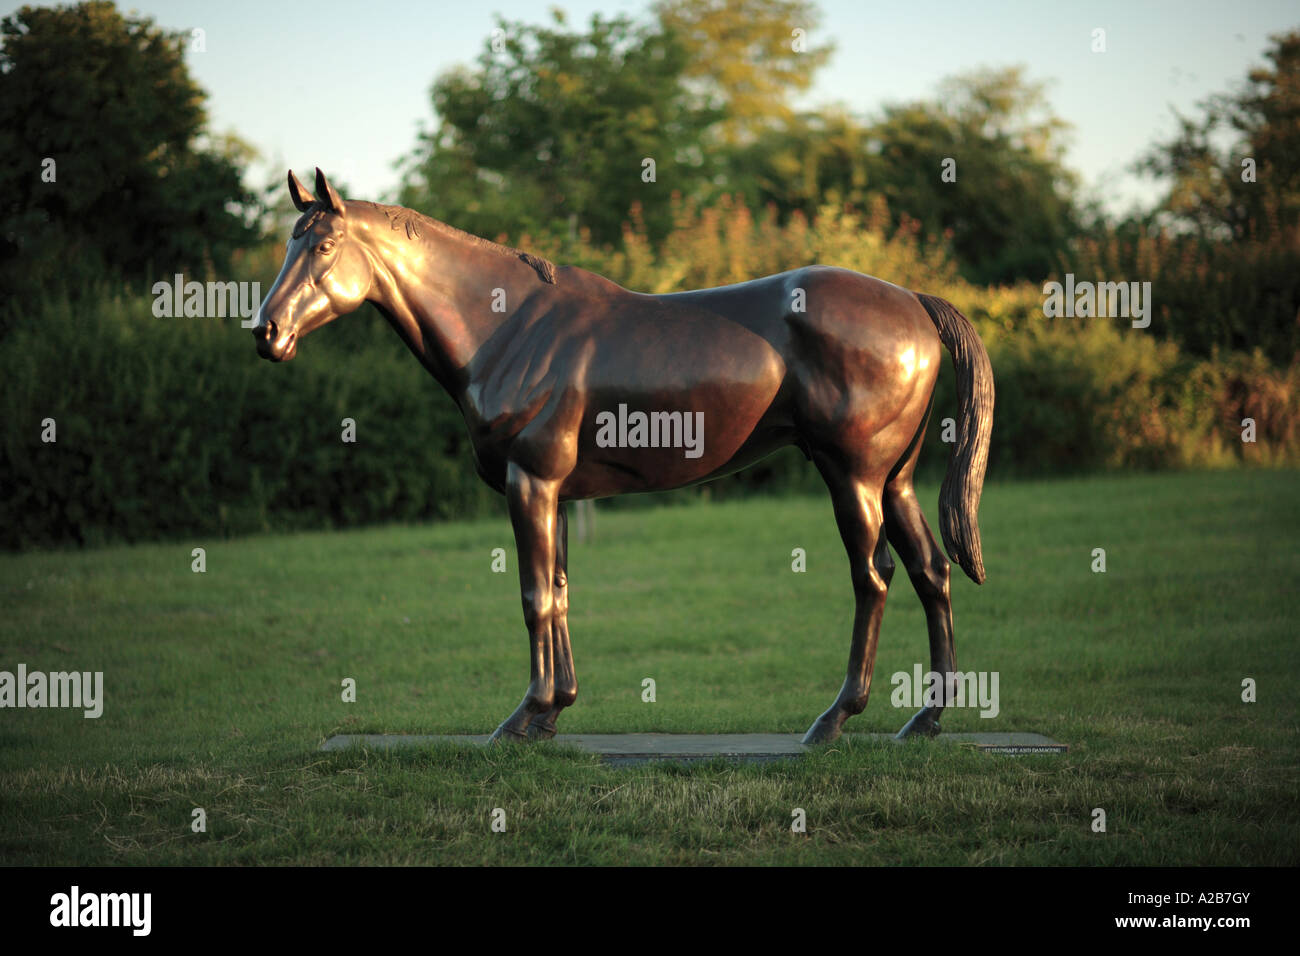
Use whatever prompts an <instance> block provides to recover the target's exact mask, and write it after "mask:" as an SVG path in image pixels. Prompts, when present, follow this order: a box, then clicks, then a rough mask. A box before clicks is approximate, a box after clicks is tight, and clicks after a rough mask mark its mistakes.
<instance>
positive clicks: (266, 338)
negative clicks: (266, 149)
mask: <svg viewBox="0 0 1300 956" xmlns="http://www.w3.org/2000/svg"><path fill="white" fill-rule="evenodd" d="M289 194H290V195H291V196H292V197H293V204H294V205H295V206H296V207H297V208H298V211H299V212H301V213H302V214H303V215H302V217H301V218H300V219H299V220H298V222H297V224H296V225H295V226H294V227H293V235H292V236H290V238H289V241H288V243H287V247H286V252H285V258H284V265H283V266H282V267H281V269H280V274H279V275H278V276H277V277H276V279H275V283H274V284H273V285H272V286H271V291H270V292H268V293H267V296H266V298H265V299H264V300H263V302H262V308H261V310H260V313H259V316H258V318H259V321H258V324H257V326H256V327H255V328H254V329H253V337H254V338H256V339H257V354H258V355H260V356H262V358H266V359H270V360H271V361H273V362H287V361H289V359H291V358H293V357H294V355H295V354H296V353H297V351H298V340H299V339H300V338H302V337H303V336H304V335H306V334H307V333H308V332H311V331H312V330H313V329H318V328H320V327H321V326H322V325H324V324H325V323H327V322H332V321H333V320H334V319H336V318H338V317H339V316H340V315H346V314H348V313H349V312H352V311H354V310H355V309H356V308H357V307H358V306H360V305H361V303H362V302H364V301H365V300H366V297H367V296H368V295H369V293H370V288H371V285H372V283H373V281H374V268H373V266H372V264H371V261H370V257H369V255H368V254H367V253H366V251H365V249H364V248H363V246H362V244H361V243H360V242H358V241H357V240H356V237H355V236H353V235H350V233H349V224H348V218H347V208H346V204H345V203H344V201H343V199H342V198H341V197H340V196H339V194H338V193H337V192H335V190H334V187H333V186H331V185H330V184H329V182H328V181H327V180H326V179H325V174H324V173H322V172H321V171H320V169H317V170H316V196H313V195H312V194H311V193H309V192H308V191H307V189H306V187H305V186H303V184H302V183H300V182H299V181H298V177H296V176H295V175H294V174H293V170H290V171H289Z"/></svg>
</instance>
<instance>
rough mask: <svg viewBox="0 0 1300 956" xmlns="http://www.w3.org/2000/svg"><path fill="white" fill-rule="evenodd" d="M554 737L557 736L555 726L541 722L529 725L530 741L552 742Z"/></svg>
mask: <svg viewBox="0 0 1300 956" xmlns="http://www.w3.org/2000/svg"><path fill="white" fill-rule="evenodd" d="M554 736H555V725H554V724H543V723H541V722H540V721H536V720H534V721H533V722H532V723H531V724H529V725H528V739H529V740H550V739H551V738H552V737H554Z"/></svg>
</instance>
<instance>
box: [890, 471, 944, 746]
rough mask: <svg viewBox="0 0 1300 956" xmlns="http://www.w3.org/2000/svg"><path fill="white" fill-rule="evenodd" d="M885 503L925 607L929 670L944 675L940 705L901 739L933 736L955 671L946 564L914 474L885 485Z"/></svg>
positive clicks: (920, 715)
mask: <svg viewBox="0 0 1300 956" xmlns="http://www.w3.org/2000/svg"><path fill="white" fill-rule="evenodd" d="M884 504H885V533H886V535H887V536H888V538H889V543H890V544H892V545H893V546H894V550H896V551H897V552H898V557H899V559H900V560H901V561H902V562H903V567H904V568H906V569H907V576H908V577H909V578H911V580H912V587H913V588H915V589H916V594H917V597H919V598H920V599H921V606H922V607H924V608H925V623H926V629H927V630H928V631H929V635H930V671H931V672H932V673H935V674H940V675H942V676H943V689H942V691H941V695H942V696H941V697H940V700H939V702H938V704H937V705H934V706H923V707H922V708H921V710H919V711H918V712H917V713H916V714H915V716H913V717H912V719H911V720H909V721H908V722H907V724H906V725H905V726H904V727H903V729H902V730H900V731H899V732H898V739H900V740H902V739H903V738H905V737H911V736H918V735H919V736H926V737H935V736H937V735H938V734H939V718H940V717H942V716H943V707H944V704H945V703H946V702H947V701H948V700H949V699H950V698H951V696H952V687H951V681H952V679H953V678H952V677H951V676H950V675H952V674H955V673H956V669H957V663H956V649H955V646H954V641H953V627H952V601H951V598H950V591H949V581H950V573H949V564H948V559H947V558H946V557H944V553H943V551H942V549H940V547H939V545H938V543H937V542H936V541H935V540H934V535H933V534H932V533H931V531H930V526H929V525H928V524H926V521H925V513H924V512H923V511H922V510H921V505H920V503H919V502H918V501H917V500H916V493H915V491H913V490H912V481H911V474H910V471H909V472H908V473H906V474H904V475H903V476H901V477H900V478H898V479H895V480H894V481H891V482H890V483H889V484H888V485H886V486H885V499H884Z"/></svg>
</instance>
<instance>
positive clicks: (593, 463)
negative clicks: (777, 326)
mask: <svg viewBox="0 0 1300 956" xmlns="http://www.w3.org/2000/svg"><path fill="white" fill-rule="evenodd" d="M682 325H683V326H685V325H687V324H686V323H682ZM653 331H655V332H657V333H658V334H657V335H655V336H653V337H649V336H637V335H631V336H627V337H626V339H625V340H624V341H622V342H620V343H619V347H618V351H617V353H613V354H604V355H602V354H600V352H598V353H597V354H596V355H594V356H593V361H592V362H591V363H590V364H589V365H588V374H587V375H586V376H585V381H584V389H583V390H584V393H585V398H586V403H585V407H584V409H583V414H582V420H581V425H580V426H579V429H578V438H577V442H578V456H577V459H578V460H577V464H576V466H575V468H574V469H573V472H572V473H571V474H570V475H569V476H568V478H567V480H566V481H565V482H564V484H563V485H562V487H561V494H562V495H563V496H564V497H566V498H590V497H603V496H607V495H614V494H623V493H628V492H640V491H663V490H668V489H671V488H680V487H683V486H686V485H691V484H695V483H698V482H700V481H706V480H708V479H710V478H714V477H718V476H719V475H724V474H728V473H729V472H732V471H736V470H738V469H739V468H743V467H744V466H745V465H747V464H750V463H752V462H753V461H757V460H758V459H759V458H762V457H763V456H765V455H767V454H769V453H770V452H772V451H774V450H775V449H776V448H779V447H781V446H782V445H785V444H789V443H790V442H791V441H792V440H793V438H794V430H793V423H792V421H791V418H790V415H789V413H788V409H787V407H786V405H787V403H786V402H785V401H784V400H783V396H782V385H783V383H784V381H785V373H786V369H785V362H784V361H783V360H782V358H781V356H780V355H778V354H777V353H776V351H775V350H774V349H773V348H772V347H771V346H770V345H769V344H768V343H767V342H766V341H764V340H763V339H762V338H760V337H758V336H756V335H753V334H752V333H749V332H748V331H746V330H744V329H741V328H738V327H735V326H724V327H723V328H722V329H718V328H717V327H716V325H715V326H714V327H712V328H710V329H709V330H708V332H709V333H710V334H707V335H704V336H703V338H704V339H705V341H702V340H701V338H702V336H701V333H700V329H699V328H689V327H683V328H674V324H673V323H671V322H663V323H659V324H658V325H657V326H656V327H655V328H654V330H653Z"/></svg>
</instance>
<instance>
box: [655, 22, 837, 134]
mask: <svg viewBox="0 0 1300 956" xmlns="http://www.w3.org/2000/svg"><path fill="white" fill-rule="evenodd" d="M653 10H654V14H655V16H656V17H658V20H659V23H660V24H661V25H662V26H663V28H664V30H665V31H667V32H670V33H673V34H674V35H675V36H676V37H677V39H678V41H679V42H680V43H681V44H682V46H683V48H684V49H685V50H686V54H687V65H686V69H685V76H686V78H687V80H688V82H690V83H691V84H693V85H695V86H696V87H697V88H698V89H699V90H700V92H701V93H702V95H704V96H705V97H706V98H707V99H708V101H709V102H710V103H711V104H712V105H714V106H716V107H719V108H721V109H723V110H724V111H725V116H724V118H723V119H722V120H721V122H720V123H719V124H718V126H717V128H716V130H715V134H716V135H717V137H718V138H719V140H720V141H721V142H722V143H724V144H726V145H727V146H736V145H738V144H746V143H750V142H752V141H753V140H754V139H755V137H757V136H758V135H760V134H761V133H762V132H763V131H764V130H768V129H771V128H772V127H773V126H774V125H777V124H781V125H784V124H787V123H789V122H790V121H791V120H792V119H793V116H794V114H793V111H792V109H791V107H790V97H791V96H792V95H793V94H794V93H796V92H803V91H805V90H807V89H808V88H809V87H810V86H811V85H812V81H813V75H814V74H815V73H816V71H817V70H818V68H820V67H821V66H823V65H824V64H825V63H826V61H827V60H828V59H829V58H830V55H831V53H832V51H833V49H834V46H833V44H830V43H822V44H821V45H815V38H816V28H817V26H818V25H819V24H820V22H821V15H820V13H819V12H818V11H817V8H816V6H815V5H814V4H812V3H810V2H808V0H659V2H657V3H656V4H655V5H654V7H653Z"/></svg>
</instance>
